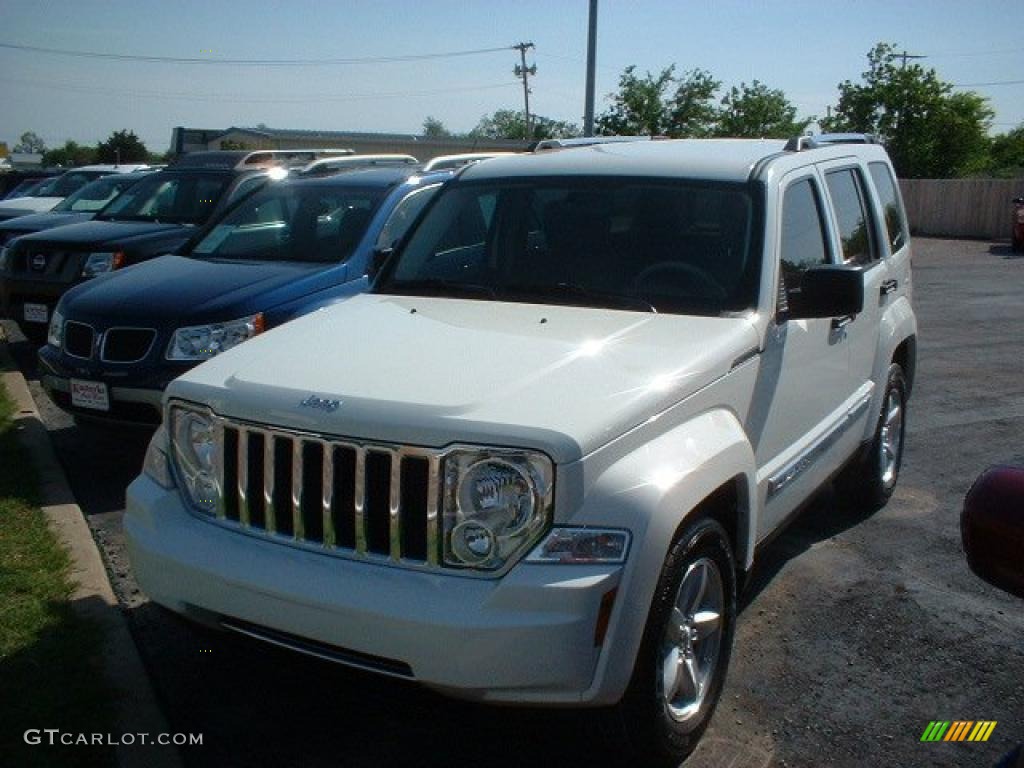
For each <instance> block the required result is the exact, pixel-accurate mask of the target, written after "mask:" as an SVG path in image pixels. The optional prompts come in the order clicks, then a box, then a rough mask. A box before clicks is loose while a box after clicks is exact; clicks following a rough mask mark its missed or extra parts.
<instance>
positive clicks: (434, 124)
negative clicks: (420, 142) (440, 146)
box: [423, 115, 452, 139]
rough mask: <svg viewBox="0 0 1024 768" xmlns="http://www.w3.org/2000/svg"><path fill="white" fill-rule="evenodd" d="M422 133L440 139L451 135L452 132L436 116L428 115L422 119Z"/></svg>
mask: <svg viewBox="0 0 1024 768" xmlns="http://www.w3.org/2000/svg"><path fill="white" fill-rule="evenodd" d="M423 135H424V136H429V137H430V138H432V139H441V138H447V137H449V136H451V135H452V132H451V131H449V130H448V129H447V128H446V127H445V125H444V123H442V122H441V121H440V120H438V119H437V118H436V117H433V116H431V115H428V116H427V118H426V119H425V120H424V121H423Z"/></svg>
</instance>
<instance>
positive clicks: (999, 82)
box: [953, 80, 1024, 88]
mask: <svg viewBox="0 0 1024 768" xmlns="http://www.w3.org/2000/svg"><path fill="white" fill-rule="evenodd" d="M1021 83H1024V80H992V81H991V82H988V83H953V87H954V88H980V87H981V86H983V85H1020V84H1021Z"/></svg>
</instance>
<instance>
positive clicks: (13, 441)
mask: <svg viewBox="0 0 1024 768" xmlns="http://www.w3.org/2000/svg"><path fill="white" fill-rule="evenodd" d="M13 414H14V404H13V401H12V400H11V399H10V397H9V396H8V394H7V392H6V391H5V390H4V389H3V387H2V385H0V755H2V757H0V762H2V763H3V764H4V765H12V766H14V765H17V766H53V765H61V766H110V765H113V762H114V755H113V748H112V747H103V746H58V745H55V746H49V745H48V744H47V742H46V741H45V740H44V742H43V743H42V744H40V745H38V746H31V745H28V744H26V743H25V740H24V733H25V731H26V730H28V729H33V728H34V729H40V730H42V729H44V728H59V729H60V730H61V731H62V732H66V733H73V734H79V733H87V734H92V733H112V732H114V731H113V729H114V696H113V692H112V690H111V689H110V687H109V686H108V684H107V682H106V680H105V678H104V675H103V668H102V659H101V647H102V640H103V638H102V635H101V632H100V629H99V627H97V626H96V625H95V624H93V623H92V622H90V621H86V620H85V619H83V618H81V617H79V616H78V615H76V614H75V613H74V612H73V611H72V609H71V604H70V596H71V591H72V584H71V581H70V579H69V575H68V571H69V567H70V560H69V557H68V555H67V553H66V552H65V551H64V550H63V549H62V548H61V547H60V545H59V544H58V543H57V540H56V539H55V538H54V536H53V534H52V533H51V532H50V530H49V528H47V525H46V520H45V518H44V517H43V513H42V512H41V511H40V509H39V494H38V484H37V480H36V475H35V471H34V468H33V467H32V464H31V462H30V461H29V457H28V455H27V452H26V451H25V449H24V448H22V446H21V445H20V443H19V442H18V439H17V434H16V432H15V429H14V427H13V425H12V416H13ZM41 735H42V736H43V737H44V739H46V738H48V737H47V736H46V735H45V734H41Z"/></svg>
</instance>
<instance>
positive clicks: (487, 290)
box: [377, 277, 498, 299]
mask: <svg viewBox="0 0 1024 768" xmlns="http://www.w3.org/2000/svg"><path fill="white" fill-rule="evenodd" d="M377 292H380V293H392V292H393V293H411V294H413V295H417V294H423V295H430V296H446V295H449V294H461V295H463V296H467V295H468V296H486V297H488V298H489V299H496V298H497V297H498V295H497V293H496V292H495V290H494V288H492V287H491V286H489V285H483V284H481V283H464V282H462V281H460V280H446V279H444V278H441V277H430V278H423V279H422V280H393V281H391V282H390V283H387V284H386V285H382V286H380V288H379V289H378V291H377Z"/></svg>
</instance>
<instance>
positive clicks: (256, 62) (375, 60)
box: [0, 42, 515, 67]
mask: <svg viewBox="0 0 1024 768" xmlns="http://www.w3.org/2000/svg"><path fill="white" fill-rule="evenodd" d="M0 48H5V49H7V50H12V51H21V52H25V53H45V54H51V55H54V56H71V57H74V58H82V59H107V60H111V61H144V62H150V63H154V64H213V65H230V66H260V67H307V66H329V65H337V64H387V63H393V62H401V61H426V60H429V59H449V58H456V57H461V56H477V55H480V54H485V53H503V52H505V51H508V50H509V49H510V48H515V46H508V45H503V46H501V47H499V48H476V49H473V50H466V51H445V52H442V53H419V54H405V55H400V56H368V57H364V58H347V59H211V58H205V57H201V56H199V57H182V56H144V55H137V54H127V53H101V52H99V51H72V50H65V49H63V48H43V47H42V46H36V45H19V44H16V43H4V42H0Z"/></svg>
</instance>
